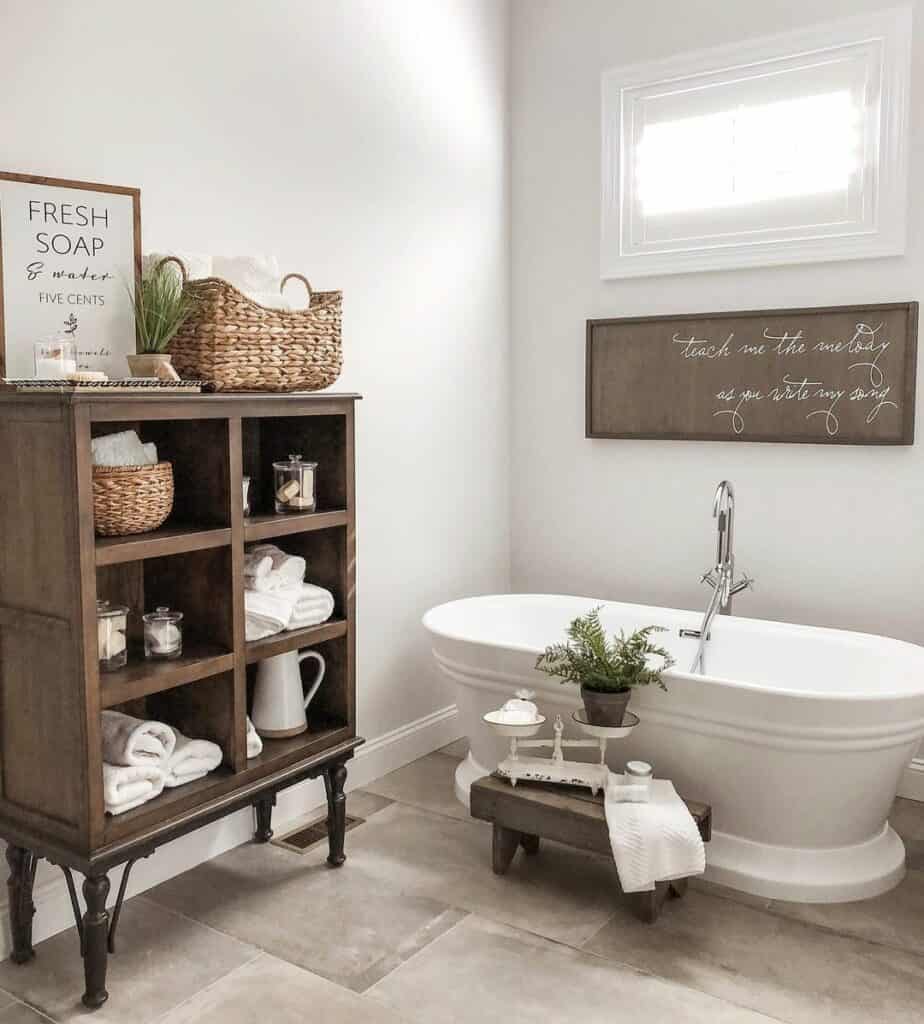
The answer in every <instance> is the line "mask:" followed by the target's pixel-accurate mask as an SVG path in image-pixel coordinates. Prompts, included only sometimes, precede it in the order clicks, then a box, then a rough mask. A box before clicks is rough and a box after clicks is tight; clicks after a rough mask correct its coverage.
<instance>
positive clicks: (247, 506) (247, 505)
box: [242, 476, 250, 518]
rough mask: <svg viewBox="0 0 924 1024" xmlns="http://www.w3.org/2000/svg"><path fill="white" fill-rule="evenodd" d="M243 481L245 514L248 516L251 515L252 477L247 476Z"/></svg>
mask: <svg viewBox="0 0 924 1024" xmlns="http://www.w3.org/2000/svg"><path fill="white" fill-rule="evenodd" d="M242 482H243V484H244V516H245V518H246V517H247V516H249V515H250V477H249V476H245V477H244V478H243V481H242Z"/></svg>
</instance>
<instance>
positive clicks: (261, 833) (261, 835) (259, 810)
mask: <svg viewBox="0 0 924 1024" xmlns="http://www.w3.org/2000/svg"><path fill="white" fill-rule="evenodd" d="M275 806H276V794H275V793H274V794H273V795H272V796H266V797H262V798H261V799H259V800H258V801H257V802H256V803H255V804H254V805H253V809H254V810H255V811H256V814H257V831H256V832H254V834H253V837H254V839H255V840H256V841H257V842H258V843H268V842H269V841H270V840H271V839H272V838H273V829H272V824H273V808H274V807H275Z"/></svg>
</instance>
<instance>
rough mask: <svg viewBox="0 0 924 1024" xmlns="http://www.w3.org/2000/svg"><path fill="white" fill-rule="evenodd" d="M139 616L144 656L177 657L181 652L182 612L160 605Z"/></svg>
mask: <svg viewBox="0 0 924 1024" xmlns="http://www.w3.org/2000/svg"><path fill="white" fill-rule="evenodd" d="M141 617H142V619H143V620H144V656H145V657H146V658H178V657H179V656H180V655H181V654H182V653H183V626H182V621H183V613H182V612H177V611H173V610H171V609H170V608H164V607H160V608H156V609H155V610H154V611H153V612H148V613H147V615H142V616H141Z"/></svg>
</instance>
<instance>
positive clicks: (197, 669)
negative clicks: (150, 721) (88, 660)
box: [99, 638, 234, 708]
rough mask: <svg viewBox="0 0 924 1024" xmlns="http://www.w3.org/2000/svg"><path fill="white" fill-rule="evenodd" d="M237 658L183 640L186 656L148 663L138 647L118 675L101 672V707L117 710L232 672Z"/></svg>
mask: <svg viewBox="0 0 924 1024" xmlns="http://www.w3.org/2000/svg"><path fill="white" fill-rule="evenodd" d="M233 667H234V655H233V654H231V653H230V652H229V651H226V650H224V649H223V648H221V647H219V646H218V645H217V644H211V643H204V642H202V641H198V640H195V639H192V640H190V639H189V638H184V642H183V653H182V655H181V656H180V657H179V658H172V659H170V660H169V661H168V660H164V661H159V660H153V659H151V660H147V659H145V658H144V655H143V653H142V652H141V651H139V650H138V649H137V648H129V662H128V664H127V665H126V666H125V668H121V669H119V670H118V672H101V673H100V677H99V688H100V704H101V706H102V707H104V708H111V707H114V706H115V705H116V704H122V703H123V702H124V701H127V700H135V699H136V698H138V697H146V696H147V695H148V694H150V693H162V692H163V691H164V690H172V689H173V688H174V687H175V686H185V685H186V684H187V683H195V682H196V681H197V680H199V679H206V678H208V677H209V676H214V675H218V673H220V672H230V671H231V669H232V668H233Z"/></svg>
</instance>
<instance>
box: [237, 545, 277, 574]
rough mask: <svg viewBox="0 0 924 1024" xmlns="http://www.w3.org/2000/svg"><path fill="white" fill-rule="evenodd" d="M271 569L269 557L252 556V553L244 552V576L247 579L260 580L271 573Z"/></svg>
mask: <svg viewBox="0 0 924 1024" xmlns="http://www.w3.org/2000/svg"><path fill="white" fill-rule="evenodd" d="M272 568H273V560H272V558H270V557H269V555H261V554H254V553H253V552H252V551H245V552H244V575H245V576H246V577H248V578H249V579H251V580H258V579H262V578H263V577H264V576H266V575H268V574H269V573H270V572H271V571H272Z"/></svg>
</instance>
